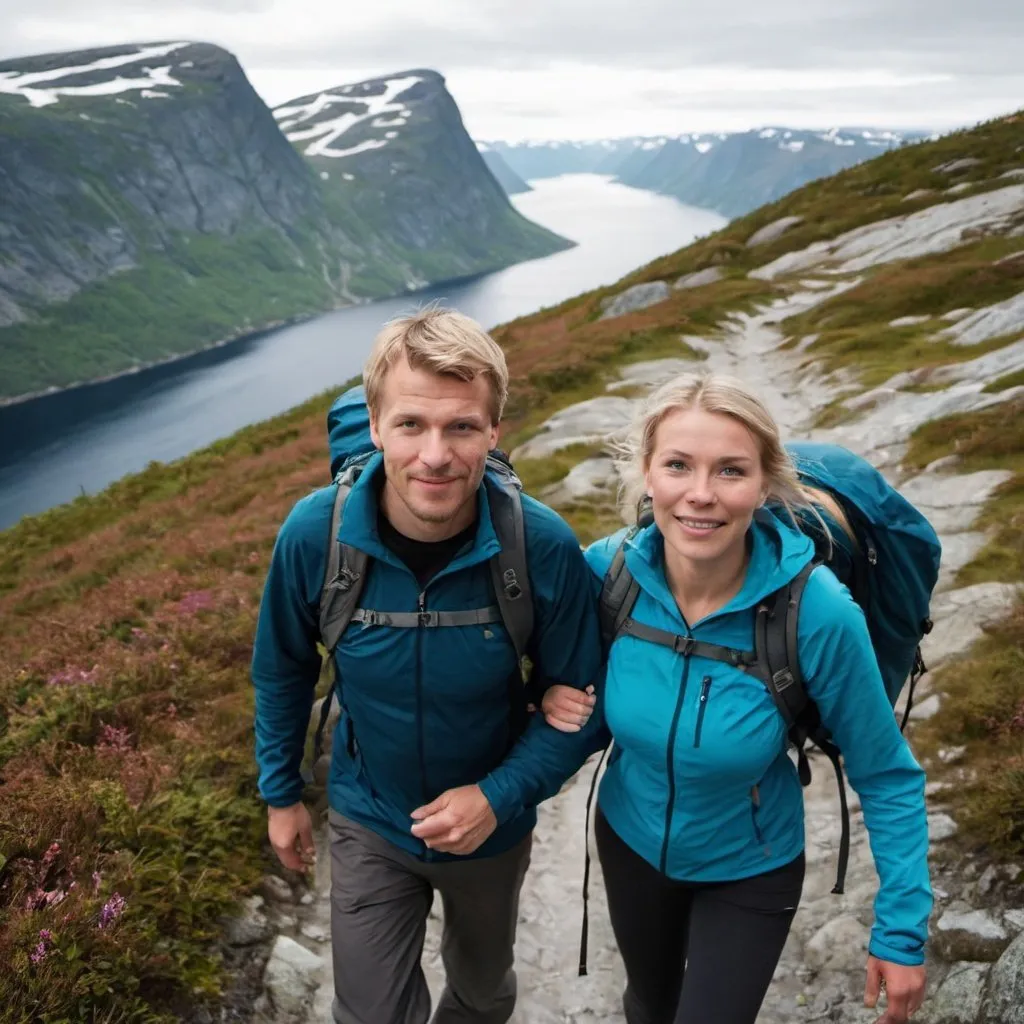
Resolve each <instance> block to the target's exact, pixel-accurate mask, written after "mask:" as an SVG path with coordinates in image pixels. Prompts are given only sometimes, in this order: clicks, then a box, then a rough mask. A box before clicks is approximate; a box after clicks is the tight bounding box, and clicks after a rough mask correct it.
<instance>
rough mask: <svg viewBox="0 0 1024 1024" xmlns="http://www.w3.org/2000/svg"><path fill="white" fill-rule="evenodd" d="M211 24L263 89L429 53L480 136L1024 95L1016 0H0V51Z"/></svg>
mask: <svg viewBox="0 0 1024 1024" xmlns="http://www.w3.org/2000/svg"><path fill="white" fill-rule="evenodd" d="M177 39H189V40H197V41H207V42H213V43H217V44H219V45H221V46H224V47H225V48H227V49H229V50H231V51H232V52H233V53H234V54H235V55H236V56H237V57H238V59H239V60H240V61H241V63H242V65H243V67H244V68H245V70H246V72H247V74H248V75H249V78H250V80H251V81H252V83H253V85H254V86H255V87H256V89H257V90H258V91H259V93H260V94H261V95H262V96H263V98H264V99H265V100H266V102H267V103H269V104H270V105H271V106H273V105H275V104H279V103H282V102H283V101H285V100H289V99H293V98H295V97H298V96H302V95H305V94H307V93H310V92H316V91H318V90H319V89H322V88H329V87H331V86H334V85H340V84H342V83H345V82H351V81H358V80H359V79H361V78H368V77H372V76H376V75H380V74H387V73H390V72H396V71H402V70H405V69H408V68H417V67H429V68H434V69H436V70H438V71H440V72H441V73H442V74H443V75H445V77H446V79H447V81H448V87H449V89H450V90H451V92H452V93H453V95H454V96H455V99H456V101H457V102H458V104H459V107H460V109H461V110H462V115H463V118H464V119H465V122H466V125H467V127H468V129H469V131H470V133H471V134H472V135H473V136H474V137H475V138H478V139H509V140H518V139H522V138H600V137H610V136H619V135H654V134H660V133H666V134H680V133H682V132H687V131H715V130H718V131H734V130H741V129H745V128H752V127H758V126H763V125H769V124H771V125H786V126H792V127H831V126H834V125H840V126H841V125H849V126H878V127H921V128H937V129H944V128H949V127H954V126H959V125H966V124H973V123H975V122H977V121H979V120H983V119H986V118H989V117H993V116H996V115H999V114H1003V113H1008V112H1010V111H1012V110H1015V109H1018V108H1021V107H1024V60H1022V59H1021V54H1022V53H1024V2H1022V0H715V2H707V0H704V2H701V3H696V2H693V0H364V2H359V0H332V2H326V0H172V2H170V3H161V2H159V0H0V58H3V57H15V56H23V55H28V54H35V53H47V52H52V51H55V50H68V49H82V48H85V47H89V46H100V45H111V44H115V43H121V42H149V41H163V40H167V41H170V40H177Z"/></svg>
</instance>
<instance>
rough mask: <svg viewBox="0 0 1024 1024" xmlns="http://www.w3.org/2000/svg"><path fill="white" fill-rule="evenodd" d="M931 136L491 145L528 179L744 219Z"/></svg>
mask: <svg viewBox="0 0 1024 1024" xmlns="http://www.w3.org/2000/svg"><path fill="white" fill-rule="evenodd" d="M923 137H924V133H923V132H890V131H875V130H872V129H838V128H837V129H831V130H830V131H827V132H819V131H803V130H798V129H791V128H773V127H769V128H760V129H757V130H754V131H749V132H737V133H724V132H712V133H691V134H687V135H679V136H676V137H667V136H658V137H652V138H636V137H634V138H623V139H601V140H598V141H596V142H559V141H555V142H521V143H514V144H512V143H505V142H500V141H489V142H488V143H487V145H488V147H489V148H490V149H492V150H493V151H494V152H496V153H499V154H500V155H501V157H502V159H503V160H504V161H505V162H506V163H507V164H508V165H509V166H510V167H511V168H512V169H513V170H514V171H516V172H517V173H518V174H520V175H524V176H525V177H529V178H545V177H553V176H555V175H559V174H578V173H594V174H611V175H614V176H615V177H616V178H617V180H619V181H621V182H622V183H623V184H625V185H632V186H633V187H635V188H645V189H650V190H651V191H653V192H661V193H664V194H666V195H672V196H676V197H677V198H678V199H681V200H682V201H683V202H685V203H689V204H691V205H693V206H702V207H705V208H707V209H712V210H716V211H717V212H718V213H721V214H724V215H725V216H728V217H736V216H740V215H741V214H743V213H747V212H749V211H750V210H753V209H756V208H757V207H759V206H761V205H762V204H764V203H768V202H771V201H772V200H774V199H778V198H779V196H782V195H785V194H786V193H787V192H791V191H792V190H793V189H795V188H799V187H800V186H801V185H804V184H806V183H807V182H808V181H812V180H814V179H816V178H821V177H827V176H828V175H830V174H835V173H836V172H837V171H840V170H842V169H843V168H845V167H849V166H851V165H853V164H858V163H861V162H863V161H864V160H870V159H872V158H873V157H876V156H878V155H879V153H880V152H884V151H885V150H887V149H892V148H895V147H898V146H901V145H903V144H905V143H907V142H911V141H918V140H920V139H922V138H923Z"/></svg>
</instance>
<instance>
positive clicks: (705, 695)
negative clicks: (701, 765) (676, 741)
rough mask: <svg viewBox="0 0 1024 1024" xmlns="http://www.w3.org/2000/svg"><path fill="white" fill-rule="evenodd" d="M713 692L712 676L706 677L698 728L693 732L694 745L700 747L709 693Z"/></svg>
mask: <svg viewBox="0 0 1024 1024" xmlns="http://www.w3.org/2000/svg"><path fill="white" fill-rule="evenodd" d="M710 690H711V676H705V677H704V679H703V681H702V683H701V688H700V701H699V705H700V706H699V709H698V711H697V727H696V728H695V729H694V730H693V745H694V746H695V747H699V746H700V733H701V729H703V728H704V712H705V711H707V708H708V692H709V691H710Z"/></svg>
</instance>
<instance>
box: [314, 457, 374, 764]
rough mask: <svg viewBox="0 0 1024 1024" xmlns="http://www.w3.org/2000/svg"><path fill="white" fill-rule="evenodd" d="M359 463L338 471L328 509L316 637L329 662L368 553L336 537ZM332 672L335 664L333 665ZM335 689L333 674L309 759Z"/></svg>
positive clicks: (318, 748) (318, 751)
mask: <svg viewBox="0 0 1024 1024" xmlns="http://www.w3.org/2000/svg"><path fill="white" fill-rule="evenodd" d="M361 469H362V466H361V465H354V466H352V467H351V468H350V469H348V470H346V471H344V472H342V473H340V474H339V475H338V479H337V487H338V490H337V493H336V494H335V495H334V508H333V510H332V512H331V531H330V533H329V535H328V537H327V567H326V569H325V571H324V583H323V588H322V589H321V591H320V640H321V642H322V643H323V645H324V647H325V648H326V649H327V657H328V659H329V660H330V661H331V662H332V663H333V661H334V659H333V654H334V648H335V647H337V646H338V641H339V640H340V639H341V636H342V634H343V633H344V632H345V630H346V629H347V628H348V625H349V623H350V622H351V621H352V617H353V615H354V614H355V612H356V605H357V604H358V603H359V595H360V593H361V592H362V589H363V583H364V582H365V580H366V567H367V564H368V563H369V557H368V555H367V554H366V552H365V551H360V550H359V549H358V548H354V547H351V546H350V545H348V544H342V543H341V541H339V540H338V530H339V529H340V528H341V518H342V514H343V512H344V508H345V501H346V499H347V498H348V495H349V492H350V491H351V490H352V485H353V484H354V483H355V481H356V479H357V477H358V476H359V472H360V470H361ZM334 672H335V676H336V675H337V665H336V664H335V665H334ZM336 689H338V680H337V678H335V679H332V681H331V685H330V688H329V689H328V691H327V693H326V694H325V696H324V699H323V703H322V704H321V705H320V721H319V722H318V723H317V727H316V734H315V735H314V737H313V763H314V764H316V762H317V761H319V760H320V757H321V755H322V753H323V739H324V729H325V728H326V726H327V719H328V717H329V716H330V713H331V705H332V704H333V703H334V701H335V699H336V698H335V690H336Z"/></svg>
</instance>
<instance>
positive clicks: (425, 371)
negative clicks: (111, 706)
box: [253, 309, 601, 1024]
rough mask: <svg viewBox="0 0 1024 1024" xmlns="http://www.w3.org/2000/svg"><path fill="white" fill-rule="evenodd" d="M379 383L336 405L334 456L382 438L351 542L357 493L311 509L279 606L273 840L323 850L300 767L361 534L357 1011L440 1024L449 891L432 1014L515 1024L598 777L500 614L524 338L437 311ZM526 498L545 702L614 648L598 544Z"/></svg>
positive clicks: (296, 522)
mask: <svg viewBox="0 0 1024 1024" xmlns="http://www.w3.org/2000/svg"><path fill="white" fill-rule="evenodd" d="M364 382H365V399H366V407H367V412H366V414H365V415H360V413H361V412H362V411H363V410H362V406H361V401H362V396H361V394H360V395H357V396H356V399H357V400H356V401H353V397H352V396H351V395H347V396H345V397H344V398H343V399H342V400H339V402H340V405H338V406H337V409H336V411H332V417H334V418H333V419H332V420H331V424H332V432H331V442H332V456H334V461H333V462H332V468H333V467H334V466H336V465H338V464H340V463H342V462H343V461H344V459H345V458H346V457H347V456H349V455H352V454H355V453H356V452H357V451H358V449H359V448H360V446H361V445H362V446H364V447H367V448H371V446H372V448H373V449H376V451H375V452H374V453H373V454H372V456H371V457H370V458H369V461H367V462H366V463H365V466H364V467H363V468H362V471H361V472H360V473H359V475H358V477H357V478H356V479H355V480H354V483H352V485H351V490H350V491H349V492H348V493H347V497H346V498H345V501H344V505H343V508H342V511H341V513H340V526H339V529H338V531H337V536H336V537H334V536H331V532H332V510H333V509H334V507H335V499H336V497H337V488H338V486H339V485H338V484H337V483H335V484H334V485H332V486H331V487H327V488H324V489H322V490H318V491H316V492H315V493H313V494H311V495H309V496H308V497H306V498H303V499H302V500H301V501H299V502H298V504H297V505H296V506H295V507H294V509H293V510H292V512H291V513H290V515H289V516H288V518H287V520H286V521H285V523H284V525H283V526H282V528H281V531H280V533H279V536H278V539H277V543H276V545H275V548H274V554H273V557H272V560H271V567H270V572H269V576H268V578H267V583H266V587H265V591H264V596H263V602H262V606H261V610H260V618H259V625H258V628H257V635H256V645H255V650H254V656H253V681H254V684H255V688H256V739H257V744H256V751H257V759H258V761H259V767H260V791H261V794H262V796H263V798H264V799H265V800H266V802H267V804H268V806H269V834H270V840H271V843H272V845H273V846H274V849H275V850H276V852H277V854H278V856H279V857H280V859H281V861H282V863H283V864H285V865H286V866H287V867H291V868H300V867H302V865H303V863H304V857H305V856H306V855H307V854H308V852H309V851H310V850H311V848H312V823H311V820H310V816H309V812H308V811H307V810H306V808H305V806H304V805H303V803H302V801H301V796H302V790H303V780H302V777H301V775H300V762H301V759H302V753H303V743H304V739H305V734H306V722H307V720H308V718H309V714H310V708H311V705H312V702H313V689H314V686H315V683H316V680H317V676H318V672H319V668H320V657H319V655H318V654H317V646H316V645H317V641H318V640H319V639H320V633H321V630H320V622H319V619H318V614H319V611H318V609H319V607H320V600H321V591H322V588H323V585H324V578H325V564H326V560H327V558H328V552H329V551H330V548H331V545H332V544H334V543H335V542H338V543H340V544H342V545H345V546H347V550H349V551H350V552H355V553H357V554H358V555H359V556H360V557H361V559H362V561H361V562H360V563H359V564H360V570H359V571H358V572H356V573H354V574H351V575H353V576H355V577H358V578H359V581H360V586H361V592H360V594H359V605H360V610H359V611H358V613H356V616H355V620H354V621H353V622H352V623H351V624H349V625H348V627H347V628H345V629H344V631H343V632H342V633H341V635H340V639H339V640H338V642H337V646H335V647H334V648H333V657H334V661H335V668H336V673H337V677H338V679H339V683H338V690H337V694H338V700H339V704H340V709H341V711H340V717H339V719H338V722H337V725H336V726H335V728H334V731H333V752H332V757H331V767H330V772H329V777H328V795H329V804H330V812H329V825H330V838H331V861H332V862H331V868H332V892H331V901H332V944H333V961H334V977H335V1000H334V1020H335V1022H336V1024H425V1022H426V1021H427V1020H428V1019H429V1018H430V1012H431V1000H430V995H429V992H428V990H427V985H426V981H425V978H424V975H423V971H422V968H421V964H420V960H421V956H422V951H423V941H424V936H425V930H426V921H427V915H428V912H429V910H430V907H431V904H432V902H433V898H434V893H435V892H437V893H439V894H440V897H441V902H442V906H443V910H444V934H443V939H442V959H443V962H444V966H445V970H446V975H447V984H446V987H445V989H444V992H443V993H442V995H441V997H440V999H439V1002H438V1006H437V1008H436V1013H435V1015H434V1017H433V1021H434V1022H435V1024H470V1022H472V1024H504V1022H505V1021H507V1020H508V1019H509V1017H510V1016H511V1014H512V1011H513V1008H514V1006H515V1001H516V976H515V973H514V970H513V944H514V940H515V931H516V918H517V915H518V902H519V892H520V888H521V886H522V883H523V878H524V875H525V873H526V870H527V867H528V865H529V860H530V847H531V840H532V833H533V828H534V825H535V823H536V807H537V805H538V804H539V803H540V802H541V801H543V800H544V799H547V798H548V797H550V796H552V795H553V794H554V793H556V792H557V791H558V790H559V788H560V787H561V786H562V784H563V783H564V782H565V781H566V780H567V779H568V778H569V777H570V776H571V775H572V774H573V773H574V772H575V771H576V770H577V769H578V767H579V766H580V764H581V763H582V761H583V759H584V757H585V755H586V753H587V751H588V749H589V748H588V744H590V743H591V738H590V735H589V732H590V730H589V729H584V730H582V731H580V732H576V733H565V732H559V731H556V730H555V729H553V728H552V727H551V726H549V725H548V724H547V723H546V722H545V721H544V720H543V718H541V716H539V715H534V716H528V715H527V713H526V706H527V699H528V698H527V691H526V689H525V688H524V686H523V684H522V676H521V674H520V659H519V653H520V652H519V651H518V650H517V644H516V643H514V642H513V640H512V635H511V633H510V631H509V629H507V628H506V626H507V625H508V620H507V619H504V620H503V619H502V617H501V615H500V614H496V613H495V614H490V613H492V612H496V609H497V606H498V605H501V604H502V601H501V600H498V599H497V595H496V592H497V591H498V590H499V588H500V580H501V579H502V576H501V575H500V573H499V574H495V572H494V570H493V566H492V563H495V560H496V559H498V558H499V556H500V555H502V552H503V557H507V556H508V555H509V550H508V549H509V547H510V546H511V545H512V543H513V542H512V541H510V540H509V539H508V536H507V534H502V531H501V530H500V529H499V528H498V527H499V524H498V523H497V521H496V518H497V517H496V513H495V509H496V508H497V507H498V506H499V503H500V501H507V493H504V492H502V489H501V488H500V487H499V485H498V482H497V481H496V479H495V478H494V477H493V476H492V472H491V470H490V469H488V455H489V453H491V452H492V450H493V449H495V447H496V446H497V442H498V425H499V422H500V419H501V413H502V409H503V407H504V404H505V399H506V395H507V391H508V370H507V367H506V364H505V359H504V355H503V353H502V351H501V349H500V348H499V347H498V346H497V344H496V343H495V342H494V341H493V339H491V338H490V337H489V336H488V335H487V334H486V333H485V332H484V331H483V330H482V329H481V328H480V326H479V325H478V324H476V323H475V322H474V321H472V320H471V319H469V318H468V317H465V316H463V315H461V314H459V313H456V312H453V311H450V310H444V309H428V310H424V311H421V312H419V313H417V314H415V315H413V316H409V317H404V318H402V319H399V320H396V321H394V322H392V323H389V324H387V325H386V326H385V328H384V329H383V330H382V332H381V333H380V335H379V336H378V337H377V339H376V341H375V343H374V346H373V350H372V351H371V353H370V356H369V359H368V360H367V363H366V366H365V370H364ZM506 491H507V488H506ZM515 500H516V501H517V502H518V508H521V512H522V514H521V519H520V520H519V522H520V523H521V534H522V538H521V540H520V541H519V542H518V543H521V544H523V545H524V547H525V564H526V568H527V570H528V573H527V575H528V580H526V581H520V582H523V583H526V586H525V587H524V588H522V590H521V591H520V588H519V587H518V586H516V587H514V588H513V591H514V592H513V597H518V596H519V593H522V592H525V593H526V594H527V600H528V601H529V602H530V605H531V612H532V630H531V632H530V635H529V643H528V656H529V660H530V662H531V663H532V666H533V676H532V680H531V687H532V690H531V692H532V694H533V697H534V699H536V697H537V695H538V694H539V693H540V692H542V691H543V690H544V689H545V688H546V687H547V686H549V685H551V684H553V683H564V684H568V685H570V686H574V687H576V688H578V689H581V690H582V689H585V688H586V687H588V685H590V684H591V683H593V682H594V680H595V678H596V677H597V675H598V672H599V669H600V661H601V647H600V639H599V630H598V622H597V614H596V599H595V594H594V588H593V585H592V583H591V579H590V575H589V573H588V571H587V567H586V564H585V562H584V560H583V556H582V553H581V551H580V548H579V545H578V543H577V541H576V539H575V537H574V536H573V534H572V532H571V530H570V529H569V528H568V526H567V525H566V524H565V523H564V522H563V520H562V519H561V518H559V516H558V515H557V514H556V513H554V512H553V511H551V510H550V509H548V508H547V507H545V506H544V505H542V504H540V503H539V502H537V501H535V500H533V499H531V498H529V497H527V496H525V495H523V496H521V497H517V498H516V499H515ZM512 575H513V576H514V573H513V574H512ZM507 576H508V573H507V572H506V578H507ZM496 581H497V582H496ZM515 591H518V592H519V593H516V592H515ZM420 627H422V628H420ZM429 627H435V628H429ZM595 719H596V716H595Z"/></svg>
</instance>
